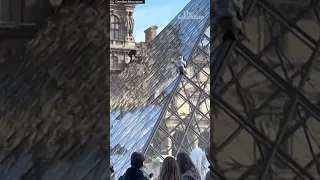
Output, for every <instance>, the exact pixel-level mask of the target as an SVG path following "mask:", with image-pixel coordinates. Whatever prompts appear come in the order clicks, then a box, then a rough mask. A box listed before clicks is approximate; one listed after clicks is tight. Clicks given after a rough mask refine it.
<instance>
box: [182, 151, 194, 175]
mask: <svg viewBox="0 0 320 180" xmlns="http://www.w3.org/2000/svg"><path fill="white" fill-rule="evenodd" d="M177 162H178V166H179V170H180V172H181V174H184V173H185V172H187V171H188V170H190V171H194V172H195V171H198V170H197V168H196V166H195V165H194V164H193V162H192V160H191V158H190V156H189V154H187V153H185V152H181V153H179V154H178V155H177Z"/></svg>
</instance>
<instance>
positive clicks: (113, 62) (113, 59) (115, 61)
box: [110, 56, 119, 69]
mask: <svg viewBox="0 0 320 180" xmlns="http://www.w3.org/2000/svg"><path fill="white" fill-rule="evenodd" d="M110 68H111V69H119V63H118V57H116V56H111V59H110Z"/></svg>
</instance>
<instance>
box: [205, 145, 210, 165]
mask: <svg viewBox="0 0 320 180" xmlns="http://www.w3.org/2000/svg"><path fill="white" fill-rule="evenodd" d="M204 152H205V153H206V158H207V160H208V161H209V162H210V146H207V147H205V148H204Z"/></svg>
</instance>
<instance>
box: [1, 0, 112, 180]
mask: <svg viewBox="0 0 320 180" xmlns="http://www.w3.org/2000/svg"><path fill="white" fill-rule="evenodd" d="M87 2H88V1H87ZM91 2H92V3H90V4H88V3H87V4H80V5H74V6H73V7H68V8H63V9H61V12H60V13H61V14H60V16H59V17H56V18H55V20H48V23H47V27H45V28H43V29H42V30H40V31H39V32H38V33H37V35H36V37H35V38H34V39H33V40H31V41H30V42H29V43H28V46H27V50H26V53H25V55H24V56H23V57H22V58H21V59H19V63H16V64H15V65H14V66H10V68H11V69H10V70H9V71H8V73H7V74H5V75H1V74H0V114H1V116H0V127H1V131H0V179H6V180H18V179H37V180H42V179H43V180H47V179H60V180H81V179H88V180H89V179H94V180H99V179H101V180H102V179H109V170H108V167H109V162H108V161H109V150H108V149H109V147H108V144H109V124H108V119H109V118H108V116H109V111H108V106H109V101H108V100H109V97H108V94H109V87H108V83H109V77H108V74H109V69H110V68H109V65H108V63H109V60H108V59H109V54H110V53H109V50H108V44H109V41H108V39H109V33H108V31H109V27H108V26H109V25H108V24H109V20H108V19H109V18H108V15H109V12H107V11H108V4H109V2H108V1H104V0H100V1H99V3H95V2H94V1H91ZM0 66H1V64H0Z"/></svg>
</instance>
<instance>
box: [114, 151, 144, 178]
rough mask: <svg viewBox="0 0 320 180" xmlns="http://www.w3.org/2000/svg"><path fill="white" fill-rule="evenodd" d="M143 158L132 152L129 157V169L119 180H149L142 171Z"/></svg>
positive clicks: (141, 155) (139, 154)
mask: <svg viewBox="0 0 320 180" xmlns="http://www.w3.org/2000/svg"><path fill="white" fill-rule="evenodd" d="M144 161H145V157H144V156H143V154H141V153H137V152H134V153H132V155H131V167H130V168H128V169H127V171H126V172H125V173H124V174H123V175H122V176H121V177H120V178H119V180H149V178H148V177H146V176H145V175H144V173H143V171H142V168H143V167H144Z"/></svg>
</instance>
